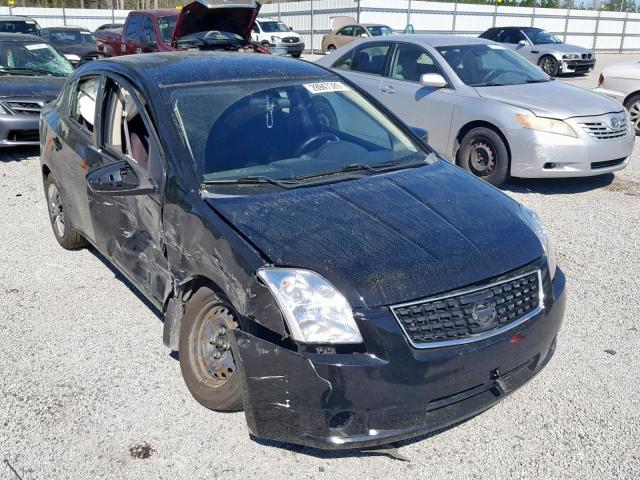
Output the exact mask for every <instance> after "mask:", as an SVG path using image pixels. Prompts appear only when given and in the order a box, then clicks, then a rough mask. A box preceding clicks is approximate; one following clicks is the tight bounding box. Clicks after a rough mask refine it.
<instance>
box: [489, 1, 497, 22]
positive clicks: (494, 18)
mask: <svg viewBox="0 0 640 480" xmlns="http://www.w3.org/2000/svg"><path fill="white" fill-rule="evenodd" d="M493 1H494V2H495V5H494V6H493V22H491V26H492V27H495V26H496V18H497V17H498V0H493Z"/></svg>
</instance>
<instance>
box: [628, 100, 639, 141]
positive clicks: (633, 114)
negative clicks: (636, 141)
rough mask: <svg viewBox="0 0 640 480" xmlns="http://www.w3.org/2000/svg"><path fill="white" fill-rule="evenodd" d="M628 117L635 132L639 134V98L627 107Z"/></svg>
mask: <svg viewBox="0 0 640 480" xmlns="http://www.w3.org/2000/svg"><path fill="white" fill-rule="evenodd" d="M629 119H630V120H631V123H632V125H633V128H634V130H635V131H636V134H640V100H638V101H637V102H635V103H634V104H633V105H631V107H630V108H629Z"/></svg>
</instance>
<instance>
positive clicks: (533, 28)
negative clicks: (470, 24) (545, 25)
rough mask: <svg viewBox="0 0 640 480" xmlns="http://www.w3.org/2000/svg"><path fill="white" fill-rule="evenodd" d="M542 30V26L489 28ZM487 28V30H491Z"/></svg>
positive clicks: (498, 28)
mask: <svg viewBox="0 0 640 480" xmlns="http://www.w3.org/2000/svg"><path fill="white" fill-rule="evenodd" d="M524 29H527V30H542V28H538V27H491V28H490V29H489V30H524ZM489 30H487V31H489Z"/></svg>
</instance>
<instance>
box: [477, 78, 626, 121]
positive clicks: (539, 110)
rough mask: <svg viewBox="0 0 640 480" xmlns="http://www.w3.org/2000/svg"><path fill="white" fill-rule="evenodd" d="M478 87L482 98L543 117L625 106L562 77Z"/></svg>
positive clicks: (616, 109) (597, 112)
mask: <svg viewBox="0 0 640 480" xmlns="http://www.w3.org/2000/svg"><path fill="white" fill-rule="evenodd" d="M475 89H476V92H478V95H480V96H481V97H482V98H486V99H488V100H494V101H496V102H501V103H508V104H510V105H514V106H516V107H521V108H526V109H527V110H530V111H532V112H533V113H535V114H536V115H538V116H541V117H550V118H558V119H561V120H564V119H565V118H570V117H588V116H595V115H602V114H605V113H610V112H619V111H621V110H622V105H620V104H619V103H618V102H616V101H615V100H612V99H610V98H608V97H605V96H604V95H600V94H597V93H593V92H591V91H589V90H585V89H583V88H579V87H574V86H573V85H567V84H566V83H563V82H561V81H559V80H555V81H551V82H545V83H531V84H525V85H508V86H504V87H475Z"/></svg>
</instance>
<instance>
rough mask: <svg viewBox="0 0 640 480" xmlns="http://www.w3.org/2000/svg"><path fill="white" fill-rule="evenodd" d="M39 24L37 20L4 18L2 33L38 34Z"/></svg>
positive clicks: (0, 30)
mask: <svg viewBox="0 0 640 480" xmlns="http://www.w3.org/2000/svg"><path fill="white" fill-rule="evenodd" d="M39 30H40V29H39V28H38V24H37V23H36V22H35V20H26V21H25V20H2V21H0V32H1V33H28V34H32V35H38V31H39Z"/></svg>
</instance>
